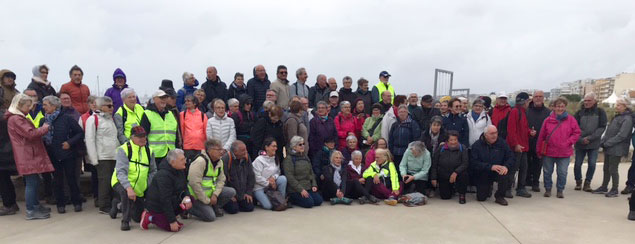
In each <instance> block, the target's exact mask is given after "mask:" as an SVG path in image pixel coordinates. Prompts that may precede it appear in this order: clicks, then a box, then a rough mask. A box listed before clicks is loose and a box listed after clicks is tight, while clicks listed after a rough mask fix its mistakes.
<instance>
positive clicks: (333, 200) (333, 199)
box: [329, 197, 339, 205]
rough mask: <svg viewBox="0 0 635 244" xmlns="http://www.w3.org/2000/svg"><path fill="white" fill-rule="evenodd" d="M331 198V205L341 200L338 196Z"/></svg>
mask: <svg viewBox="0 0 635 244" xmlns="http://www.w3.org/2000/svg"><path fill="white" fill-rule="evenodd" d="M329 200H330V201H331V205H335V204H337V203H339V200H338V198H337V197H333V198H331V199H329Z"/></svg>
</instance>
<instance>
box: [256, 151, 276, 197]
mask: <svg viewBox="0 0 635 244" xmlns="http://www.w3.org/2000/svg"><path fill="white" fill-rule="evenodd" d="M252 166H253V168H254V175H255V176H256V184H255V185H254V191H256V190H260V189H264V188H265V187H267V186H268V185H269V181H268V180H267V179H269V177H272V176H273V178H275V179H278V176H280V167H279V166H278V165H276V158H275V156H274V157H269V156H267V155H260V156H258V157H257V158H256V160H254V162H253V163H252Z"/></svg>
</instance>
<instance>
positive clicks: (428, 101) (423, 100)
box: [421, 95, 434, 103]
mask: <svg viewBox="0 0 635 244" xmlns="http://www.w3.org/2000/svg"><path fill="white" fill-rule="evenodd" d="M432 100H434V99H432V96H431V95H425V96H423V97H421V101H422V102H425V103H431V102H432Z"/></svg>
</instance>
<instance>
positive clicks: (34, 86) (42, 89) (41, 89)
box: [26, 79, 57, 102]
mask: <svg viewBox="0 0 635 244" xmlns="http://www.w3.org/2000/svg"><path fill="white" fill-rule="evenodd" d="M26 89H29V90H34V91H35V93H37V100H38V101H40V102H41V101H42V98H44V97H46V96H50V95H53V96H55V95H56V94H57V93H56V92H55V88H53V86H50V85H48V86H47V85H45V84H42V83H39V82H36V81H34V80H32V79H31V83H29V86H27V88H26Z"/></svg>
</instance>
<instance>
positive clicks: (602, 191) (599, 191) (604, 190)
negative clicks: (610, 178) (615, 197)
mask: <svg viewBox="0 0 635 244" xmlns="http://www.w3.org/2000/svg"><path fill="white" fill-rule="evenodd" d="M608 191H609V189H607V188H606V186H600V187H599V188H598V189H595V190H593V192H591V193H593V194H606V193H607V192H608Z"/></svg>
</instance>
